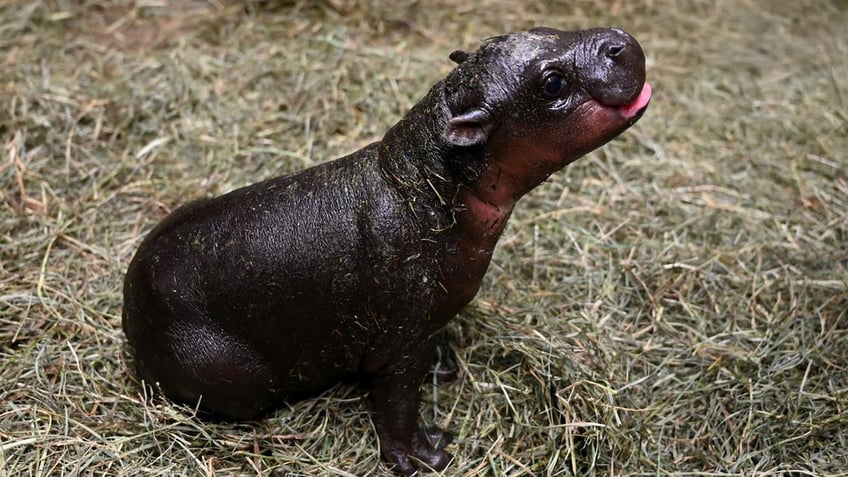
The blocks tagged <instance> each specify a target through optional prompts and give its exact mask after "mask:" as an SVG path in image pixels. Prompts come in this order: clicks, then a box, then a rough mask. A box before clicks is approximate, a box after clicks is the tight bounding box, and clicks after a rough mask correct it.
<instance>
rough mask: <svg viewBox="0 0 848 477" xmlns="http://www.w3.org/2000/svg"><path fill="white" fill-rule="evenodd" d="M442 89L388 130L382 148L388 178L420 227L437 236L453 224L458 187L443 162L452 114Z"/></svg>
mask: <svg viewBox="0 0 848 477" xmlns="http://www.w3.org/2000/svg"><path fill="white" fill-rule="evenodd" d="M440 86H441V83H439V84H437V85H436V86H434V87H433V88H432V89H431V90H430V92H429V93H428V94H427V96H425V97H424V98H423V99H422V100H421V101H419V102H418V103H417V104H416V105H415V106H413V108H412V109H411V110H410V111H409V112H408V113H407V114H406V115H405V116H404V117H403V119H401V120H400V121H399V122H398V123H397V124H395V125H394V126H393V127H392V128H391V129H389V131H388V132H386V135H385V136H384V137H383V140H382V141H381V142H380V149H379V163H380V168H381V170H382V172H383V175H384V177H385V178H386V180H387V181H389V183H391V184H392V185H393V186H394V187H395V189H396V190H397V191H398V192H399V193H400V194H401V196H403V198H404V200H406V201H407V203H408V204H409V208H410V210H412V212H413V213H414V214H415V216H416V219H417V220H418V221H419V223H421V224H423V225H425V226H428V227H429V228H430V229H431V230H432V231H433V232H434V233H438V232H441V231H444V230H447V229H449V228H450V227H451V226H452V225H453V222H454V217H453V211H452V209H453V200H454V196H455V195H456V191H457V190H458V188H459V184H460V182H459V180H458V179H457V178H456V177H455V176H454V175H453V174H451V172H450V171H449V170H448V168H447V164H446V161H445V158H444V151H445V150H446V147H445V145H444V142H443V140H442V130H443V129H444V125H445V123H446V122H447V117H448V112H447V107H446V106H445V105H444V100H443V99H442V90H441V87H440Z"/></svg>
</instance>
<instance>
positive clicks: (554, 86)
mask: <svg viewBox="0 0 848 477" xmlns="http://www.w3.org/2000/svg"><path fill="white" fill-rule="evenodd" d="M563 89H565V78H563V77H562V76H560V75H558V74H552V75H550V76H548V77H547V78H545V85H544V86H542V90H543V91H544V92H545V96H549V97H551V98H556V97H557V96H559V95H560V93H562V90H563Z"/></svg>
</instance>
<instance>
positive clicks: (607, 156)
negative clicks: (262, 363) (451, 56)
mask: <svg viewBox="0 0 848 477" xmlns="http://www.w3.org/2000/svg"><path fill="white" fill-rule="evenodd" d="M375 3H378V2H375ZM384 3H386V4H391V5H392V6H391V7H388V6H379V5H378V6H374V5H368V6H366V5H362V4H360V3H358V2H354V1H346V0H326V1H299V2H280V3H271V2H268V3H248V2H236V1H224V2H220V1H208V2H201V1H197V2H190V1H184V2H164V1H157V0H151V1H137V2H132V1H119V2H107V1H102V0H88V1H83V0H81V1H63V0H51V1H42V0H35V1H32V0H7V1H4V2H2V6H0V145H1V146H2V156H1V157H0V475H8V476H19V475H79V474H82V475H127V474H139V473H143V474H146V475H230V474H248V475H385V471H384V470H383V468H382V467H381V466H380V464H379V459H378V449H377V441H376V437H375V435H374V432H373V430H372V427H371V423H370V420H369V418H368V413H367V406H366V397H365V396H364V394H363V392H362V391H361V390H360V389H357V388H352V387H350V386H347V387H338V388H335V389H333V390H330V391H328V392H327V393H326V394H324V395H322V396H321V397H318V398H315V399H310V400H307V401H301V402H295V403H291V404H290V406H288V407H285V408H283V409H280V410H279V411H278V412H276V413H274V414H272V415H271V416H269V417H268V418H266V419H262V420H259V421H256V422H251V423H244V424H228V423H220V422H209V421H207V420H202V419H199V418H197V417H195V416H193V413H192V411H191V409H186V408H182V407H178V406H174V405H172V404H169V403H167V402H165V401H163V400H160V399H153V400H148V399H146V398H145V396H142V395H141V388H140V386H139V385H138V383H137V382H136V381H135V380H134V378H133V373H132V371H131V370H132V366H131V360H130V358H129V357H128V356H127V355H126V351H125V348H124V337H123V335H122V332H121V330H120V310H121V294H120V290H121V282H122V276H123V272H124V270H125V269H126V265H127V263H128V261H129V259H130V257H131V256H132V254H133V252H134V250H135V249H136V247H137V246H138V244H139V242H140V240H141V239H142V237H143V236H144V234H145V233H146V232H147V231H148V230H149V229H150V228H151V227H152V226H153V225H154V224H155V223H156V222H157V221H158V220H160V219H161V218H162V217H163V216H164V215H165V214H166V213H167V212H168V211H169V210H172V209H173V208H174V207H176V206H177V205H179V204H181V203H184V202H186V201H188V200H190V199H194V198H198V197H204V196H209V195H214V194H220V193H223V192H225V191H228V190H231V189H233V188H235V187H238V186H242V185H245V184H248V183H252V182H255V181H258V180H260V179H263V178H267V177H270V176H273V175H278V174H282V173H286V172H289V171H294V170H297V169H301V168H303V167H306V166H309V165H312V164H315V163H318V162H321V161H325V160H329V159H331V158H333V157H337V156H339V155H341V154H343V153H346V152H350V151H352V150H354V149H356V148H358V147H360V146H362V145H364V144H366V143H368V142H370V141H373V140H376V139H379V138H380V136H381V134H382V132H383V131H385V130H386V128H387V127H388V126H390V125H391V124H392V123H393V122H394V121H396V120H397V119H398V118H399V117H400V116H401V115H402V113H403V112H404V111H405V110H406V109H407V108H408V107H409V106H410V105H411V104H413V103H414V102H415V100H416V99H417V98H418V97H420V96H421V95H423V94H424V92H425V91H426V89H427V88H428V87H429V85H430V84H432V83H433V82H435V81H436V80H437V79H439V78H440V77H441V76H442V75H444V74H445V73H446V72H447V71H448V69H449V68H450V66H451V64H450V62H449V61H448V60H447V55H448V53H450V52H451V51H452V50H453V49H456V48H473V47H475V45H476V44H477V43H478V42H479V40H481V39H483V38H486V37H488V36H491V35H494V34H498V33H502V32H504V31H507V30H515V29H522V28H526V27H529V26H534V25H549V26H555V27H560V28H566V29H571V28H583V27H590V26H602V25H603V26H605V25H618V26H621V27H623V28H625V29H627V30H628V31H630V32H631V33H633V34H634V35H635V36H636V37H637V38H638V39H639V40H640V42H641V43H642V45H643V46H644V48H645V50H646V52H647V56H648V67H649V73H648V74H649V79H650V81H651V82H652V84H653V86H654V91H655V96H654V101H653V103H652V105H651V106H650V109H649V111H648V112H647V114H646V115H645V117H644V118H643V119H642V121H641V122H640V123H639V124H638V125H637V126H635V127H634V128H633V129H631V130H630V131H628V132H627V133H626V134H625V135H624V136H622V137H621V138H620V139H619V140H616V141H614V142H613V143H611V144H610V145H608V146H607V147H605V148H604V149H603V150H601V151H598V152H595V153H593V154H591V155H590V156H589V157H587V158H585V159H583V160H581V161H580V162H578V163H576V164H574V165H573V166H571V167H569V168H568V169H567V170H565V171H562V172H561V173H559V174H557V175H555V176H553V177H552V178H551V180H550V181H549V182H548V183H547V184H545V185H544V186H542V187H540V188H539V189H538V190H536V191H534V192H533V193H532V194H531V195H529V196H528V197H526V198H525V199H524V200H523V201H522V203H521V204H519V207H518V210H517V211H516V213H515V215H514V217H513V220H512V222H511V225H510V226H509V228H508V229H507V232H506V234H505V235H504V237H503V239H502V241H501V244H500V248H499V249H498V252H497V255H496V257H495V260H494V263H493V265H492V267H491V269H490V273H489V275H488V277H487V280H486V282H485V285H484V288H483V290H482V291H481V293H480V295H479V296H478V298H477V299H476V300H475V301H474V302H473V303H472V304H471V305H470V306H469V307H468V308H467V309H466V310H465V311H464V312H463V313H462V314H461V316H460V317H459V319H458V320H457V321H456V322H455V323H454V324H453V325H452V326H451V328H450V331H451V333H452V335H453V337H454V340H455V343H456V348H457V352H458V354H459V357H460V359H461V366H462V373H461V377H460V379H459V380H458V381H457V382H455V383H449V384H444V385H440V386H438V387H435V386H433V385H431V384H428V385H426V387H425V391H424V392H425V402H424V404H423V406H422V415H423V418H424V420H425V421H427V422H431V423H435V424H437V425H439V426H443V427H445V428H447V429H449V430H450V431H452V432H453V433H454V434H455V435H456V437H457V439H456V443H455V444H452V445H451V447H450V448H449V450H450V451H451V452H452V453H454V454H455V456H456V458H455V460H454V462H453V463H452V464H451V466H450V467H449V468H448V469H447V470H446V471H445V472H444V475H467V476H474V475H492V476H494V475H511V476H517V475H527V476H531V475H532V476H535V475H649V474H650V475H701V476H712V475H721V476H729V475H733V476H736V475H738V476H748V475H761V476H768V475H820V476H825V475H830V476H833V475H848V457H846V449H848V311H846V309H848V245H846V244H848V13H846V12H848V4H846V2H845V1H841V0H833V1H824V0H820V1H813V0H802V1H798V2H782V3H781V2H767V1H756V0H740V1H737V2H727V1H719V2H707V1H700V0H696V1H687V2H670V1H663V0H660V1H633V2H625V1H617V0H605V1H600V0H597V1H584V0H579V1H574V2H542V1H531V2H526V3H525V4H522V5H521V6H520V7H519V6H517V5H518V3H517V2H513V1H494V0H483V1H479V2H470V3H469V2H458V1H452V0H437V1H434V2H415V1H404V2H394V3H391V2H384ZM778 4H780V6H778Z"/></svg>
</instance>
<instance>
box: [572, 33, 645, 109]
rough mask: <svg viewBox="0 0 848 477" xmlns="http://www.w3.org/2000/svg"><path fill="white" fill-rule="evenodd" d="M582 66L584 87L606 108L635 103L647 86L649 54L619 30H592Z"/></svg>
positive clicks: (582, 58)
mask: <svg viewBox="0 0 848 477" xmlns="http://www.w3.org/2000/svg"><path fill="white" fill-rule="evenodd" d="M577 61H578V64H579V63H581V62H582V63H583V65H582V68H580V71H582V72H583V74H584V77H583V78H582V80H583V87H584V89H585V90H586V92H587V93H588V94H589V95H590V96H591V97H592V98H593V99H595V100H596V101H598V102H599V103H601V104H603V105H605V106H621V105H624V104H628V103H630V102H632V101H633V100H634V99H636V97H637V96H638V95H639V92H640V91H641V90H642V85H643V84H644V83H645V53H644V52H643V51H642V47H641V46H639V43H638V42H637V41H636V39H635V38H633V37H632V36H630V35H629V34H628V33H627V32H625V31H623V30H620V29H618V28H607V29H597V30H590V31H589V38H588V39H587V40H586V42H585V49H584V51H583V54H582V55H579V57H578V59H577Z"/></svg>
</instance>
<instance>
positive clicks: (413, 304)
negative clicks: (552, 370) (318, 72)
mask: <svg viewBox="0 0 848 477" xmlns="http://www.w3.org/2000/svg"><path fill="white" fill-rule="evenodd" d="M450 57H451V59H452V60H453V61H455V62H456V63H458V65H457V66H456V67H455V69H454V70H453V71H451V73H450V74H448V76H447V77H446V78H445V79H444V80H442V81H439V82H438V83H436V85H435V86H433V88H432V89H431V90H430V91H429V93H427V95H426V96H424V98H423V99H421V101H419V102H418V103H417V104H416V105H415V106H414V107H413V108H412V109H411V110H410V111H409V112H408V113H407V114H406V116H404V117H403V119H401V120H400V122H398V123H397V124H395V125H394V126H393V127H392V128H391V129H389V131H388V132H387V133H386V134H385V136H384V137H383V139H382V141H379V142H376V143H373V144H371V145H368V146H366V147H364V148H363V149H361V150H359V151H356V152H354V153H353V154H350V155H348V156H345V157H342V158H340V159H337V160H334V161H330V162H326V163H323V164H321V165H318V166H315V167H312V168H309V169H306V170H304V171H301V172H299V173H296V174H292V175H289V176H284V177H278V178H274V179H270V180H266V181H264V182H260V183H258V184H254V185H251V186H248V187H244V188H242V189H238V190H235V191H232V192H230V193H228V194H226V195H223V196H221V197H217V198H213V199H208V200H200V201H197V202H193V203H190V204H188V205H185V206H183V207H180V208H178V209H177V210H175V211H174V212H173V213H172V214H171V215H169V216H168V217H166V218H165V219H164V220H163V221H162V222H161V223H160V224H159V225H158V226H156V227H155V228H154V229H153V230H152V231H151V232H150V234H149V235H148V236H147V237H146V238H145V239H144V241H143V242H142V243H141V246H140V247H139V249H138V252H137V253H136V254H135V257H134V258H133V260H132V262H131V263H130V265H129V270H128V272H127V276H126V280H125V283H124V309H123V328H124V331H125V333H126V335H127V338H128V340H129V344H130V348H131V350H132V352H133V354H134V357H135V359H134V361H135V364H136V365H137V367H138V373H139V376H140V377H141V378H142V379H144V381H145V382H146V383H148V384H155V386H154V387H155V389H157V390H161V392H163V393H164V394H165V395H166V396H168V397H169V398H171V399H173V400H176V401H179V402H183V403H188V404H191V405H199V407H200V409H201V410H204V411H209V412H211V413H214V414H217V415H219V416H222V417H224V418H227V419H250V418H253V417H255V416H257V415H259V414H261V413H262V412H263V411H266V410H268V409H269V408H272V407H273V406H274V405H275V404H278V403H280V401H281V400H284V399H286V398H289V399H291V398H294V397H297V396H302V395H304V394H308V393H313V392H316V391H320V390H322V389H326V388H328V387H329V386H331V385H333V384H334V383H336V382H338V381H340V380H343V379H349V378H359V379H361V380H362V382H364V383H365V384H366V385H367V387H368V389H369V390H370V400H371V405H372V409H373V421H374V427H375V428H376V430H377V433H378V436H379V439H380V449H381V451H382V458H383V460H384V461H385V462H386V463H387V465H388V466H390V467H391V468H393V469H394V471H395V472H396V473H399V474H404V475H410V474H413V473H415V472H416V470H417V466H419V465H422V464H423V465H422V468H424V467H423V466H426V467H428V468H431V469H435V470H441V469H443V468H445V466H446V465H447V464H448V463H449V461H450V460H451V455H450V454H448V453H447V452H445V450H444V449H443V448H444V446H445V445H446V444H447V443H448V442H449V441H450V436H449V435H448V434H446V433H442V432H441V431H438V430H427V431H425V430H423V429H422V428H421V427H419V424H418V406H419V401H420V390H419V387H420V385H421V383H422V380H423V379H424V377H425V375H426V374H427V372H428V370H429V369H430V367H431V365H432V363H433V362H434V355H435V348H436V341H437V338H436V335H437V334H438V333H439V331H440V330H441V329H442V328H443V327H444V326H445V324H447V323H448V321H449V320H450V319H451V318H452V317H453V316H454V315H456V314H457V312H459V311H460V310H461V309H462V307H463V306H465V305H466V304H467V303H468V302H469V301H471V299H472V298H473V297H474V295H475V294H476V293H477V290H478V288H479V287H480V283H481V280H482V278H483V275H484V274H485V272H486V268H487V267H488V265H489V261H490V259H491V257H492V250H493V249H494V247H495V244H496V243H497V241H498V238H499V237H500V235H501V232H503V230H504V227H505V226H506V223H507V219H509V216H510V214H511V212H512V210H513V207H514V206H515V203H516V202H517V201H518V199H519V198H521V196H523V195H524V194H526V193H527V192H528V191H530V190H531V189H533V188H534V187H536V186H537V185H539V184H540V183H542V182H543V181H545V180H546V179H547V178H548V176H550V175H551V174H552V173H554V172H556V171H558V170H559V169H561V168H562V167H563V166H565V165H566V164H569V163H571V162H572V161H574V160H576V159H578V158H579V157H581V156H583V155H584V154H586V153H588V152H589V151H591V150H593V149H595V148H597V147H599V146H601V145H603V144H605V143H606V142H607V141H609V140H611V139H612V138H614V137H615V136H616V135H618V134H619V133H621V132H622V131H624V130H625V129H627V128H628V127H630V126H631V125H632V124H633V123H635V122H636V121H637V120H638V119H639V117H640V116H641V115H642V113H643V112H644V111H645V109H646V107H647V105H648V102H649V101H650V97H651V88H650V86H649V85H648V84H647V83H646V82H645V57H644V54H643V53H642V49H641V48H640V46H639V44H638V43H637V42H636V40H634V39H633V37H631V36H630V35H628V34H627V33H625V32H623V31H621V30H618V29H615V28H613V29H592V30H586V31H577V32H565V31H559V30H554V29H551V28H537V29H533V30H530V31H525V32H517V33H510V34H506V35H503V36H498V37H495V38H491V39H489V40H486V41H485V42H484V43H483V45H482V46H481V47H480V48H479V49H478V50H476V51H474V52H463V51H456V52H454V53H453V54H451V55H450Z"/></svg>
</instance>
